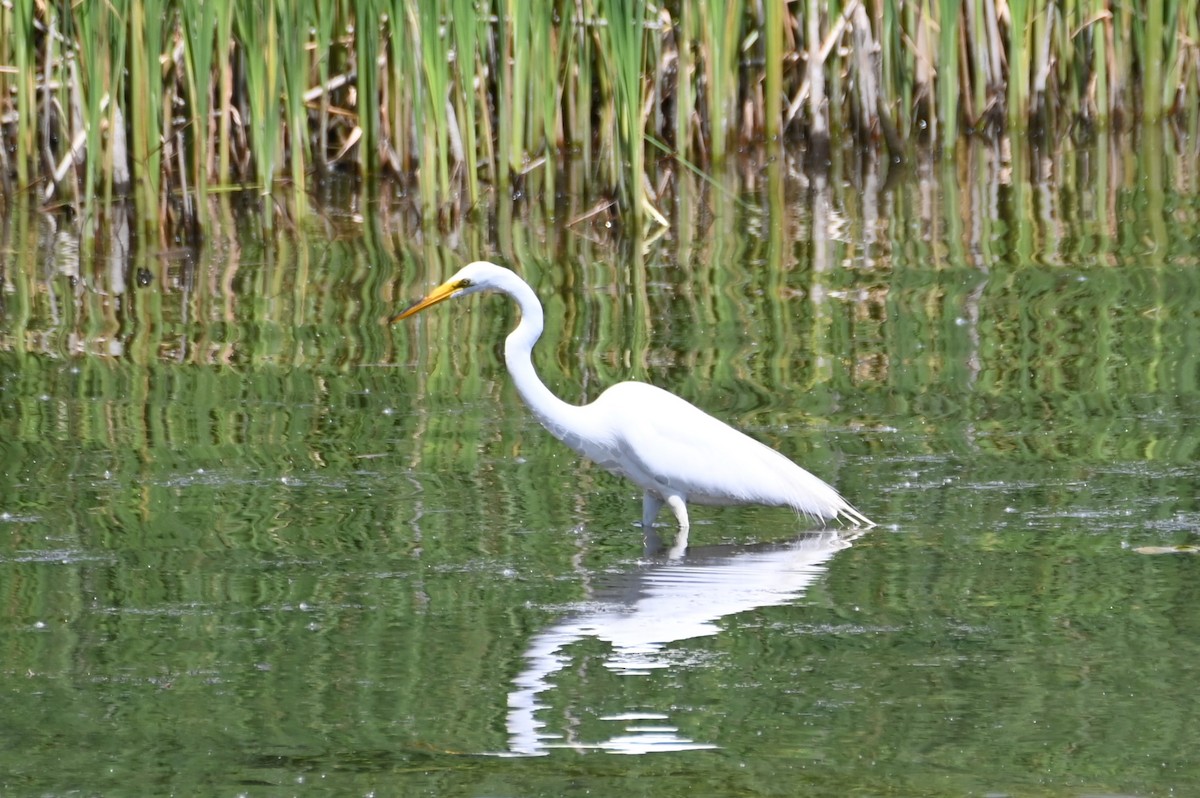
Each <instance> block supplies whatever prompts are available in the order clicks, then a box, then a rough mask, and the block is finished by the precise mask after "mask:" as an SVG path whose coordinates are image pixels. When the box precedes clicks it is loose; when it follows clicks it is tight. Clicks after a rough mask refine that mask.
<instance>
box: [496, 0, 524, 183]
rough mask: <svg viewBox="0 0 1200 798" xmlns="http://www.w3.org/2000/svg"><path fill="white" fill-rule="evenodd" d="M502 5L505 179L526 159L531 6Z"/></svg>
mask: <svg viewBox="0 0 1200 798" xmlns="http://www.w3.org/2000/svg"><path fill="white" fill-rule="evenodd" d="M504 6H505V8H506V14H505V17H506V19H505V20H504V21H502V23H501V32H502V33H503V38H502V39H501V41H502V42H503V45H502V47H501V53H502V54H503V55H502V56H501V57H502V58H504V61H505V63H504V65H503V66H502V67H501V69H500V77H501V81H502V83H501V92H500V95H501V100H502V104H501V112H500V131H499V133H500V140H501V144H500V152H501V153H502V156H501V157H503V158H504V159H505V161H504V163H502V168H503V170H504V171H502V173H501V174H502V179H505V181H506V182H507V174H506V172H512V171H516V172H519V171H520V170H521V168H522V166H523V165H524V160H525V144H526V132H525V101H526V99H527V98H526V92H525V89H526V85H527V80H528V70H529V57H528V56H529V14H530V6H529V3H527V2H526V1H525V0H506V2H505V3H504ZM506 128H507V136H506Z"/></svg>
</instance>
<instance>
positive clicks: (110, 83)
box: [0, 0, 1200, 230]
mask: <svg viewBox="0 0 1200 798" xmlns="http://www.w3.org/2000/svg"><path fill="white" fill-rule="evenodd" d="M1198 2H1200V0H1175V1H1174V2H1170V3H1164V2H1162V1H1161V0H1147V2H1144V3H1138V4H1122V3H1117V2H1115V0H1062V1H1061V2H1048V0H1007V2H1004V1H1003V0H1002V1H1001V2H991V1H990V0H962V2H958V1H957V0H919V1H918V2H914V1H913V0H871V2H864V0H845V2H834V0H825V2H812V3H802V2H791V3H789V2H785V0H762V1H761V2H744V0H729V2H720V3H718V2H715V0H708V1H707V2H689V1H688V0H669V1H668V2H665V3H661V4H656V3H654V2H651V1H650V0H449V1H448V2H447V1H445V0H443V2H433V0H417V1H415V2H414V0H356V1H355V2H352V1H351V0H333V1H332V2H327V1H325V0H321V1H320V2H318V0H242V1H241V2H233V0H203V2H179V1H178V0H107V2H104V3H98V2H96V3H73V4H69V3H52V2H48V0H6V2H4V3H2V4H0V137H2V139H3V141H2V144H3V146H0V182H2V183H3V189H4V196H5V197H12V196H14V195H16V194H19V193H28V194H32V195H34V196H36V198H37V200H38V201H39V202H41V203H43V204H45V205H49V206H64V205H65V206H70V207H72V208H74V209H75V210H77V211H80V212H83V213H85V214H89V215H90V214H93V213H94V212H95V211H96V210H97V208H101V207H103V205H102V203H103V202H105V201H107V200H109V199H111V198H112V197H114V196H118V195H128V196H131V197H132V198H133V200H134V202H135V204H136V207H137V209H138V212H139V218H141V219H142V220H143V223H144V224H145V225H146V226H147V228H149V229H152V228H154V227H155V226H158V229H160V230H162V229H166V227H164V222H168V221H171V220H175V221H180V220H183V221H186V222H187V223H188V224H189V225H199V227H200V228H201V229H202V228H203V227H204V226H205V210H204V209H205V207H206V203H205V202H202V201H196V198H197V197H198V196H203V195H204V194H205V193H207V192H209V191H212V190H215V189H216V188H218V187H230V186H241V187H253V188H255V189H257V190H258V191H260V192H261V193H262V194H263V195H264V196H267V195H271V194H272V192H273V191H274V190H275V189H276V188H277V187H279V186H281V185H287V184H291V186H293V187H294V188H296V189H299V190H297V191H292V192H290V193H288V195H287V196H289V197H291V198H292V199H291V200H289V201H290V202H303V199H304V195H305V192H304V189H305V188H306V187H308V186H309V185H310V183H311V182H312V181H313V180H314V179H315V178H317V177H319V175H321V174H322V173H326V172H329V171H331V170H338V171H351V172H353V173H355V174H358V175H361V176H362V177H363V178H365V179H376V178H380V177H384V178H395V179H397V180H398V184H399V185H400V186H401V187H402V189H403V190H404V191H407V192H409V193H410V194H411V196H413V197H414V199H415V200H416V201H417V202H418V204H419V208H420V212H421V213H422V215H423V216H424V217H425V218H427V219H429V220H438V219H441V220H443V221H444V220H445V219H446V218H447V217H448V216H453V215H457V214H460V213H462V212H464V211H469V209H471V208H473V207H476V206H477V205H478V204H479V203H480V202H481V201H483V200H484V198H485V195H486V194H487V192H488V191H490V190H504V191H509V192H515V193H525V194H529V195H530V196H535V195H536V196H537V197H540V198H541V201H543V202H544V203H545V204H546V205H547V207H553V205H554V203H555V201H556V192H557V191H558V186H559V185H560V183H559V182H558V181H560V180H561V177H560V176H561V175H562V174H564V173H565V172H566V164H567V162H568V161H570V162H571V163H572V164H573V167H572V168H573V169H574V168H576V167H578V166H579V165H581V167H582V171H583V173H584V174H585V175H586V176H587V178H588V183H587V185H588V186H589V190H590V191H591V193H592V195H593V197H594V198H595V199H596V201H597V203H598V204H597V206H596V207H597V209H598V212H599V209H602V210H604V211H605V212H608V213H613V214H615V215H617V216H619V217H620V218H623V219H624V218H628V219H632V220H635V221H636V220H643V221H648V222H651V223H657V224H664V225H665V224H667V219H666V216H665V215H664V212H663V209H662V208H661V207H660V206H661V205H662V204H663V201H664V200H663V199H662V194H663V192H664V191H666V190H668V189H669V186H670V184H671V180H672V178H673V175H676V174H678V169H679V167H680V166H683V167H686V168H688V169H690V170H693V171H694V170H696V169H704V170H711V169H714V168H717V167H719V166H720V165H721V164H722V162H724V161H725V160H726V159H727V158H729V157H730V156H733V155H738V154H740V153H743V152H745V151H747V150H748V149H756V150H757V149H758V148H762V147H764V146H765V147H766V148H768V149H769V148H771V147H776V146H780V145H781V146H783V147H785V148H787V150H789V151H792V152H795V151H803V152H805V153H808V154H810V155H812V156H814V159H815V160H814V163H816V165H817V166H819V165H820V164H821V163H822V162H823V161H824V157H825V153H827V152H828V148H829V147H830V145H831V143H833V142H836V143H837V144H838V145H839V146H846V145H850V144H853V145H854V146H856V147H858V148H861V149H863V150H865V151H867V152H873V153H879V154H881V155H886V156H889V157H892V158H905V157H908V156H909V155H911V154H912V152H913V151H914V149H915V148H918V147H932V148H934V149H945V148H949V147H952V146H954V144H955V142H956V141H957V140H958V139H959V138H960V137H961V136H962V135H972V136H982V137H987V138H993V139H994V138H1000V137H1005V136H1013V135H1019V134H1021V133H1033V134H1041V135H1054V136H1058V135H1062V134H1063V133H1067V132H1072V133H1080V132H1083V133H1087V132H1089V131H1092V130H1098V129H1116V130H1120V129H1124V128H1126V127H1129V126H1131V125H1133V124H1134V123H1136V122H1139V121H1156V120H1160V119H1164V118H1166V119H1170V120H1172V121H1174V122H1176V123H1177V124H1179V125H1180V126H1181V127H1182V128H1183V129H1185V130H1186V131H1194V130H1195V128H1196V127H1197V120H1198V118H1200V77H1198V75H1200V66H1198V65H1200V58H1198V57H1197V56H1198V53H1197V44H1196V42H1197V41H1200V10H1198V9H1197V3H1198ZM764 151H765V150H764ZM280 204H281V203H279V202H266V203H263V206H264V208H266V209H267V210H268V213H267V214H266V215H267V217H268V221H269V220H270V217H272V216H273V215H274V213H275V210H277V209H278V208H279V206H280Z"/></svg>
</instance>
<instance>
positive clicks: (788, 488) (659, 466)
mask: <svg viewBox="0 0 1200 798" xmlns="http://www.w3.org/2000/svg"><path fill="white" fill-rule="evenodd" d="M479 291H499V292H501V293H503V294H507V295H508V296H510V297H512V298H513V299H514V300H516V302H517V305H518V306H519V307H520V309H521V322H520V324H518V325H517V328H516V329H515V330H513V331H512V332H511V333H510V334H509V336H508V338H506V339H505V342H504V360H505V363H506V364H507V365H508V370H509V373H510V374H511V375H512V378H513V381H514V383H515V384H516V386H517V390H518V391H519V392H520V394H521V398H522V399H524V400H525V404H527V405H528V406H529V408H530V410H532V411H533V414H534V415H535V416H536V417H537V419H538V421H540V422H541V423H542V425H543V426H544V427H545V428H546V429H547V430H549V431H550V433H551V434H552V435H554V437H556V438H558V439H559V440H560V441H562V442H563V443H565V444H566V445H567V446H569V447H571V448H572V449H574V450H575V451H576V452H578V453H579V454H581V455H583V456H584V457H586V458H588V459H589V460H592V461H594V462H596V463H597V464H599V465H600V466H602V467H603V468H605V469H607V470H608V471H611V472H612V473H614V474H619V475H621V476H623V477H625V478H626V479H629V480H630V481H631V482H633V483H634V484H636V485H637V486H638V487H640V488H641V489H642V491H643V502H642V524H643V526H644V528H645V529H646V530H647V531H649V530H650V528H651V526H652V525H653V523H654V519H655V517H656V516H657V515H658V511H659V510H660V509H661V508H662V505H663V504H664V503H665V504H667V506H669V507H670V508H671V510H672V511H673V512H674V513H675V517H676V518H677V519H678V521H679V527H680V536H681V539H682V540H684V541H686V536H687V532H688V527H689V523H688V513H687V503H688V502H692V503H693V504H714V505H734V504H761V505H767V506H776V507H790V508H792V509H793V510H795V511H796V512H798V513H803V514H804V515H806V516H810V517H812V518H817V519H821V520H823V521H828V520H834V519H841V520H844V521H846V522H848V523H850V524H852V525H853V526H856V527H858V526H868V527H869V526H874V524H873V523H872V522H871V521H870V519H868V518H867V517H866V516H865V515H863V514H862V513H860V512H859V511H858V510H856V509H854V507H852V506H851V505H850V504H849V503H848V502H847V501H846V500H845V499H843V498H842V497H841V496H840V495H839V494H838V492H837V491H836V490H834V489H833V488H832V487H830V486H829V485H827V484H826V483H825V482H823V481H821V480H820V479H818V478H817V477H815V476H813V475H812V474H810V473H808V472H807V471H805V470H804V469H803V468H801V467H800V466H798V465H796V464H795V463H793V462H792V461H791V460H789V459H787V458H786V457H784V456H783V455H782V454H780V453H779V452H777V451H775V450H774V449H771V448H770V447H768V446H765V445H764V444H762V443H759V442H758V441H756V440H754V439H753V438H751V437H749V436H748V435H745V434H743V433H741V432H738V431H737V430H735V429H734V428H733V427H731V426H729V425H728V424H726V423H724V422H723V421H719V420H717V419H715V418H713V417H712V416H710V415H709V414H708V413H705V412H704V411H703V410H701V409H700V408H698V407H696V406H695V405H693V404H691V403H690V402H687V401H685V400H683V399H680V398H679V397H678V396H675V395H674V394H671V393H668V392H667V391H664V390H663V389H661V388H656V387H654V386H653V385H647V384H646V383H641V382H622V383H618V384H616V385H614V386H612V387H611V388H609V389H608V390H606V391H604V392H603V393H602V394H600V396H599V397H597V398H596V401H594V402H592V403H591V404H587V405H582V406H580V405H572V404H568V403H567V402H564V401H562V400H561V399H559V398H558V397H557V396H555V395H554V394H552V393H551V392H550V389H548V388H547V387H546V386H545V384H544V383H542V381H541V379H540V378H539V377H538V376H537V373H536V372H535V371H534V368H533V361H532V359H531V357H530V355H531V353H532V351H533V345H534V344H535V343H536V342H537V340H538V338H539V337H540V336H541V334H542V329H543V314H542V304H541V302H539V301H538V298H537V295H536V294H535V293H534V292H533V289H532V288H530V287H529V285H528V284H527V283H526V282H525V281H524V280H522V279H521V278H520V277H518V276H517V275H516V274H514V273H513V272H511V271H509V270H508V269H505V268H504V267H502V266H497V265H496V264H494V263H488V262H487V261H476V262H475V263H471V264H468V265H467V266H464V267H463V268H462V269H461V270H459V272H458V273H457V274H455V275H454V276H453V277H451V278H450V279H449V280H447V281H446V282H444V283H442V284H441V285H440V286H438V287H437V288H435V289H434V290H433V291H432V292H430V294H429V295H428V296H426V297H425V298H424V299H422V300H420V301H419V302H417V303H416V304H414V305H412V306H411V307H409V308H408V309H407V310H405V311H404V312H402V313H400V314H398V315H397V316H395V317H394V318H393V319H392V321H397V320H399V319H403V318H407V317H409V316H411V315H413V314H414V313H417V312H419V311H421V310H424V309H425V308H428V307H431V306H432V305H436V304H438V303H439V302H442V301H444V300H447V299H454V298H457V297H461V296H467V295H468V294H473V293H476V292H479ZM685 545H686V544H685Z"/></svg>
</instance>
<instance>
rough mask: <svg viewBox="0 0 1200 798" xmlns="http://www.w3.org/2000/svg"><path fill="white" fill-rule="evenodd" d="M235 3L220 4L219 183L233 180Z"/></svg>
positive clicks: (218, 69)
mask: <svg viewBox="0 0 1200 798" xmlns="http://www.w3.org/2000/svg"><path fill="white" fill-rule="evenodd" d="M234 6H235V3H234V0H226V1H225V2H221V3H218V5H217V54H218V60H217V63H216V69H217V80H215V81H214V83H216V84H217V87H218V88H217V91H218V95H217V97H218V99H217V103H216V104H217V174H216V178H217V180H218V182H221V183H228V182H230V180H231V179H232V173H231V171H230V168H229V164H230V142H231V141H232V138H233V137H232V135H231V133H230V125H231V124H232V120H233V78H234V75H233V63H232V61H231V60H230V59H231V58H232V57H233V46H232V42H233V15H234Z"/></svg>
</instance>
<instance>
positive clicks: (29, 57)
mask: <svg viewBox="0 0 1200 798" xmlns="http://www.w3.org/2000/svg"><path fill="white" fill-rule="evenodd" d="M12 14H13V26H12V36H13V42H12V43H13V53H14V56H15V60H16V66H17V76H16V83H17V125H16V127H17V141H16V161H17V182H18V183H19V184H20V185H21V186H28V185H29V184H30V183H31V182H32V181H33V177H34V175H36V174H37V173H38V169H37V160H36V159H37V151H38V148H37V112H38V108H37V59H38V53H37V48H36V47H35V42H36V39H35V37H34V25H33V20H34V0H13V4H12Z"/></svg>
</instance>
